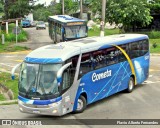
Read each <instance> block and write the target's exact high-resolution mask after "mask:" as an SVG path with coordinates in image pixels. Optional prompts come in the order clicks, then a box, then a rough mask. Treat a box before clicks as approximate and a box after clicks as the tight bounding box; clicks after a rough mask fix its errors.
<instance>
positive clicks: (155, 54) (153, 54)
mask: <svg viewBox="0 0 160 128" xmlns="http://www.w3.org/2000/svg"><path fill="white" fill-rule="evenodd" d="M150 55H151V56H160V54H158V53H151V54H150Z"/></svg>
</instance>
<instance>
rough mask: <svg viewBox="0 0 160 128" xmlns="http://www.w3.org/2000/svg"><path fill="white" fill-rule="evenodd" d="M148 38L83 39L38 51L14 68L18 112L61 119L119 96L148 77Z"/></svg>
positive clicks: (128, 36)
mask: <svg viewBox="0 0 160 128" xmlns="http://www.w3.org/2000/svg"><path fill="white" fill-rule="evenodd" d="M149 64H150V52H149V41H148V36H146V35H141V34H120V35H112V36H106V37H87V38H83V39H79V40H74V41H69V42H62V43H58V44H52V45H47V46H44V47H41V48H38V49H36V50H34V51H32V52H31V53H30V54H28V55H27V56H26V58H25V60H24V62H23V63H21V64H20V65H17V66H16V67H15V68H14V69H13V70H12V74H14V71H15V69H16V68H17V67H18V66H20V67H21V69H20V76H19V84H18V89H19V96H18V104H19V109H20V111H21V112H26V113H36V114H44V115H57V116H61V115H64V114H67V113H70V112H83V111H84V109H85V108H86V106H87V105H88V104H91V103H94V102H96V101H99V100H101V99H103V98H106V97H108V96H111V95H113V94H115V93H117V92H120V91H122V90H127V91H128V92H132V90H133V89H134V87H135V85H138V84H141V83H142V82H144V81H145V80H146V79H147V78H148V75H149Z"/></svg>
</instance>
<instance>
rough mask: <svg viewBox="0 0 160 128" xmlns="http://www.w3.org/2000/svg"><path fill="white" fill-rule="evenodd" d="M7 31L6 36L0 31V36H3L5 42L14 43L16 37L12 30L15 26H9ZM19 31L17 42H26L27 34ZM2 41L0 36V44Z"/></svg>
mask: <svg viewBox="0 0 160 128" xmlns="http://www.w3.org/2000/svg"><path fill="white" fill-rule="evenodd" d="M8 28H9V30H8V34H6V33H5V31H0V35H2V34H4V35H5V42H15V41H16V35H15V34H13V32H12V31H13V29H14V28H15V24H13V23H12V24H9V27H8ZM20 29H21V33H20V34H18V37H17V39H18V42H24V41H27V38H28V34H27V32H25V31H24V30H23V29H22V28H20ZM1 40H2V36H0V42H1Z"/></svg>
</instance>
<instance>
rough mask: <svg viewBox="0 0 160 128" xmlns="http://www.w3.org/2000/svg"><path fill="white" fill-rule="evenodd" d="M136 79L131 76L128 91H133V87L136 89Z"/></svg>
mask: <svg viewBox="0 0 160 128" xmlns="http://www.w3.org/2000/svg"><path fill="white" fill-rule="evenodd" d="M134 85H135V84H134V79H133V77H130V80H129V82H128V88H127V92H129V93H130V92H132V91H133V89H134Z"/></svg>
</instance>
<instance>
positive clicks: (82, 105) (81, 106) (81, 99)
mask: <svg viewBox="0 0 160 128" xmlns="http://www.w3.org/2000/svg"><path fill="white" fill-rule="evenodd" d="M86 106H87V102H86V98H85V97H84V96H82V95H81V96H80V97H79V98H78V102H77V109H76V111H75V112H76V113H81V112H83V111H84V110H85V108H86Z"/></svg>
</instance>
